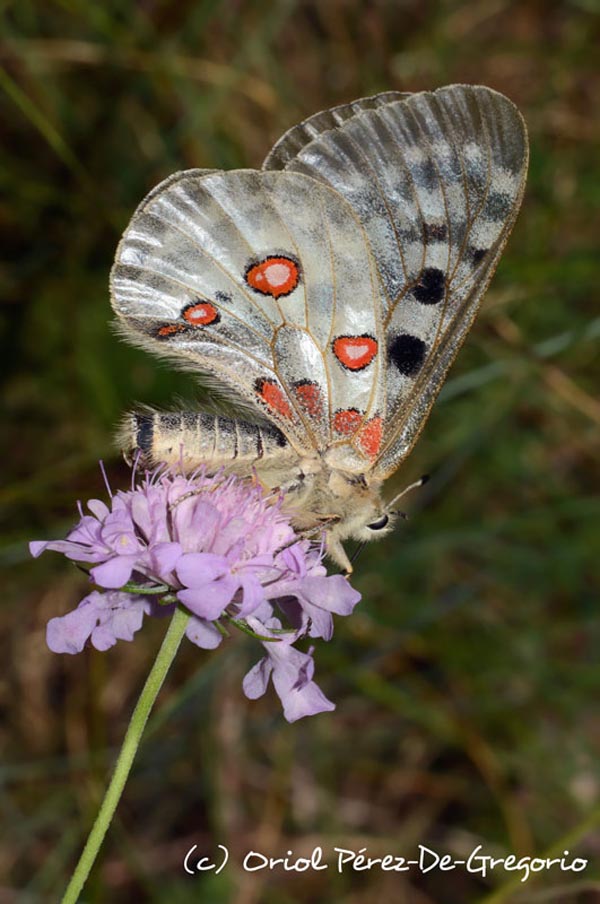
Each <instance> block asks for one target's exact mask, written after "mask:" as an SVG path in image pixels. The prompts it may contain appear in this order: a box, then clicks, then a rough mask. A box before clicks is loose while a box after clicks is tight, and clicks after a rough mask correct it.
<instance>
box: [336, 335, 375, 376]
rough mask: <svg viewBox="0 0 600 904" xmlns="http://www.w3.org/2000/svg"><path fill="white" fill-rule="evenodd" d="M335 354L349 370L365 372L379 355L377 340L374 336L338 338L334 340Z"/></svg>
mask: <svg viewBox="0 0 600 904" xmlns="http://www.w3.org/2000/svg"><path fill="white" fill-rule="evenodd" d="M332 347H333V354H334V355H335V356H336V358H337V359H338V361H339V362H340V364H342V365H343V366H344V367H346V368H348V370H363V368H365V367H368V365H369V364H370V363H371V361H372V360H373V358H374V357H375V355H376V354H377V340H376V339H373V337H372V336H368V335H364V336H338V337H337V339H334V340H333V346H332Z"/></svg>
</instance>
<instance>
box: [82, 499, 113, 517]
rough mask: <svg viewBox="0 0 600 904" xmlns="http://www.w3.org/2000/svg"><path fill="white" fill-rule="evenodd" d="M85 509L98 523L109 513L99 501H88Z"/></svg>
mask: <svg viewBox="0 0 600 904" xmlns="http://www.w3.org/2000/svg"><path fill="white" fill-rule="evenodd" d="M87 507H88V508H89V510H90V512H91V513H92V515H93V516H94V518H97V519H98V521H102V520H103V519H104V518H106V516H107V515H108V513H109V512H110V509H109V507H108V506H107V505H106V503H105V502H102V500H101V499H88V503H87Z"/></svg>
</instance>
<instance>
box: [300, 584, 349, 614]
mask: <svg viewBox="0 0 600 904" xmlns="http://www.w3.org/2000/svg"><path fill="white" fill-rule="evenodd" d="M298 589H299V590H300V593H301V595H302V596H303V597H306V599H308V600H309V602H311V603H312V604H313V606H318V607H319V608H320V609H327V611H328V612H335V613H336V615H350V613H351V612H352V610H353V609H354V607H355V606H356V604H357V603H358V602H359V600H360V598H361V596H360V593H359V592H358V590H355V589H354V587H351V586H350V584H349V583H348V581H347V579H346V578H345V577H344V576H343V575H341V574H333V575H331V576H330V577H322V578H321V577H319V578H315V577H306V578H302V580H301V581H299V583H298Z"/></svg>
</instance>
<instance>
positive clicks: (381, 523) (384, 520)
mask: <svg viewBox="0 0 600 904" xmlns="http://www.w3.org/2000/svg"><path fill="white" fill-rule="evenodd" d="M389 520H390V519H389V517H388V515H382V516H381V518H379V519H378V520H377V521H373V522H372V523H371V524H367V527H368V528H369V529H370V530H383V528H384V527H387V525H388V522H389Z"/></svg>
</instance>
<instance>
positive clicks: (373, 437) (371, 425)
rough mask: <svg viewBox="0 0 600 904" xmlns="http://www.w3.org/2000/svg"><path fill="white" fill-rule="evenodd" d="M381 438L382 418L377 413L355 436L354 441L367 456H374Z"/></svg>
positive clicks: (379, 445)
mask: <svg viewBox="0 0 600 904" xmlns="http://www.w3.org/2000/svg"><path fill="white" fill-rule="evenodd" d="M382 438H383V420H382V418H381V417H380V416H379V415H376V416H375V417H372V418H371V420H370V421H367V423H366V424H365V425H364V427H363V428H362V429H361V431H360V432H359V434H358V436H357V437H356V443H357V445H358V447H359V449H360V450H361V452H363V453H364V454H365V455H366V456H367V457H368V458H375V457H376V456H377V453H378V452H379V449H380V447H381V440H382Z"/></svg>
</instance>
